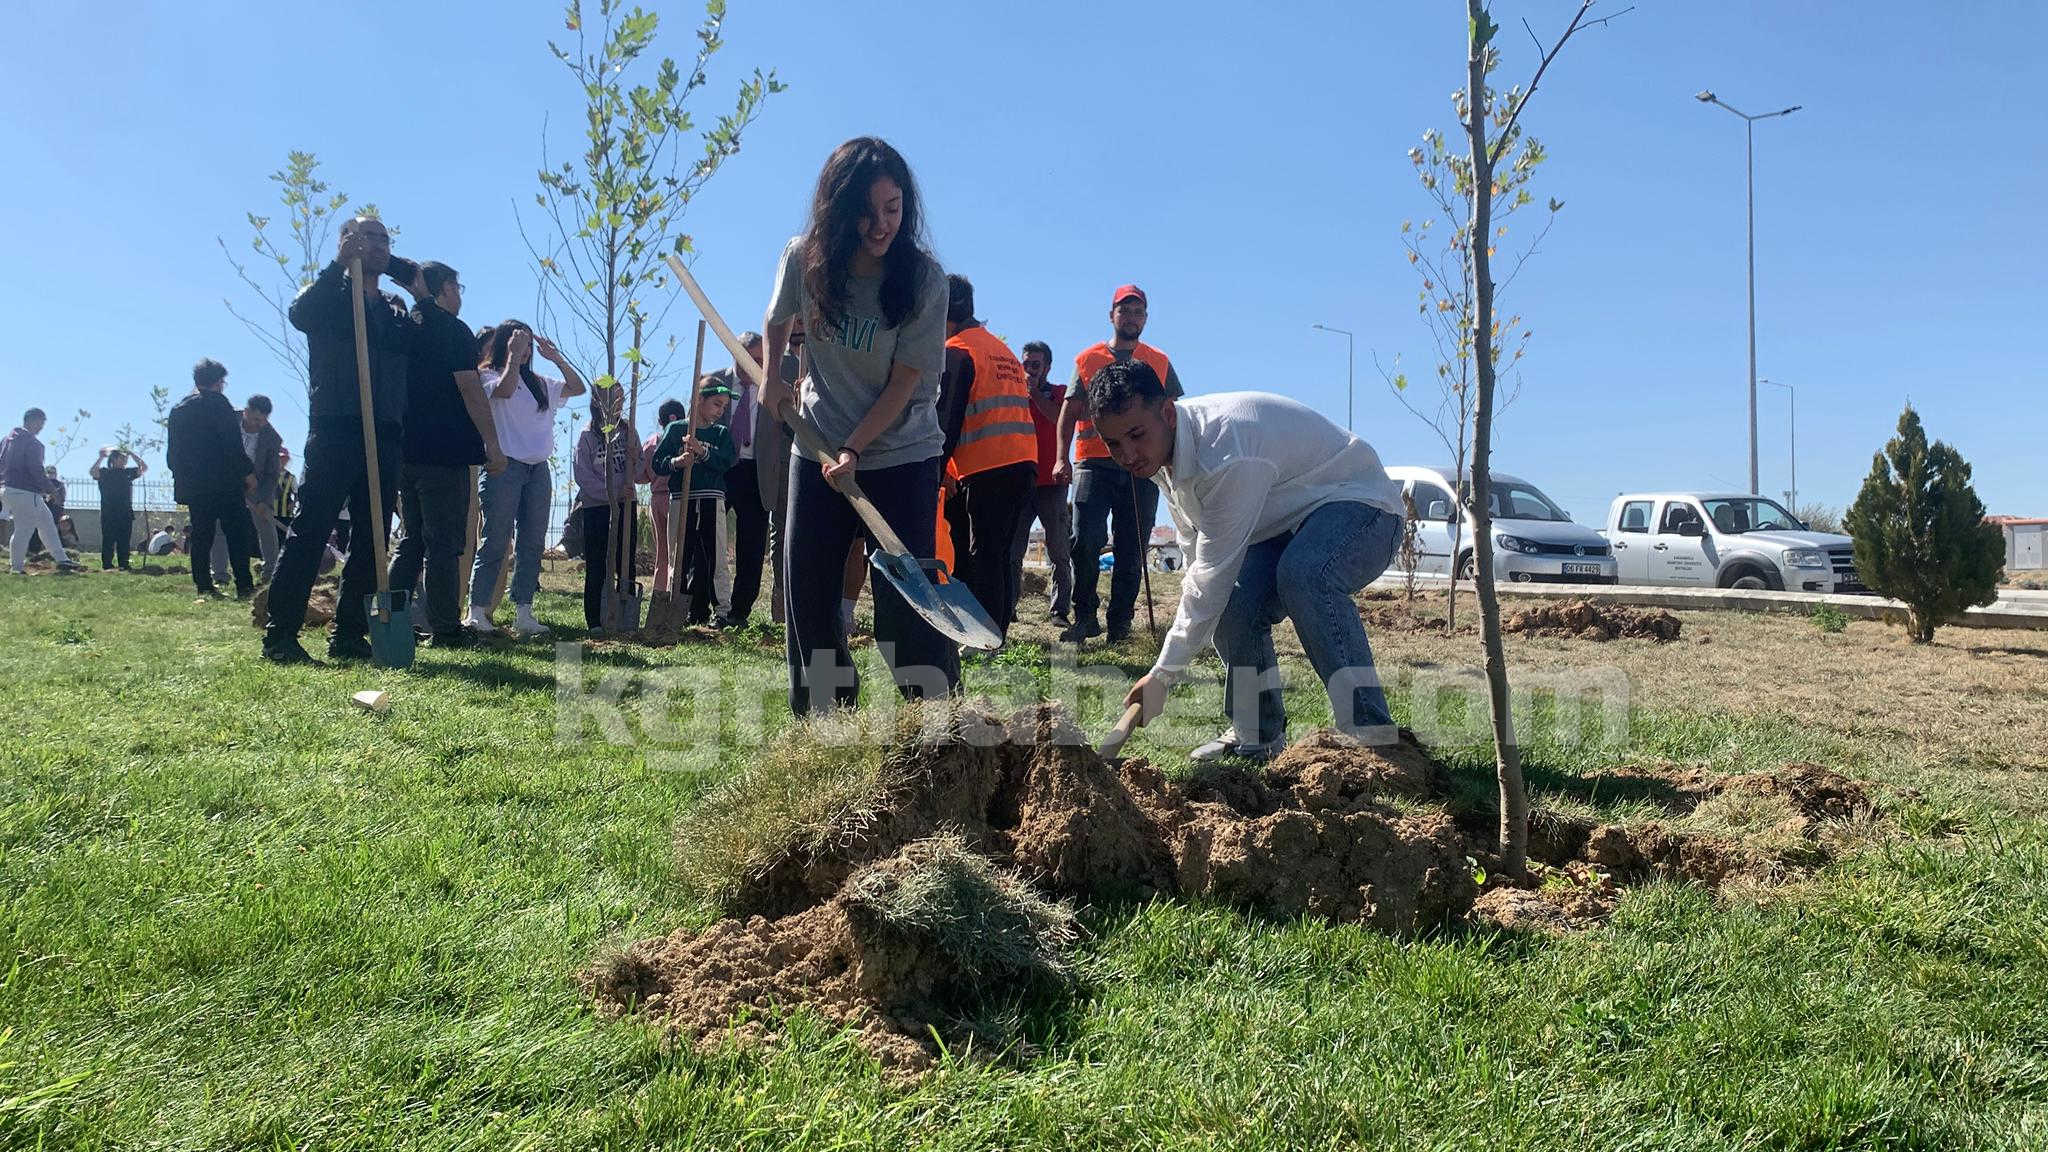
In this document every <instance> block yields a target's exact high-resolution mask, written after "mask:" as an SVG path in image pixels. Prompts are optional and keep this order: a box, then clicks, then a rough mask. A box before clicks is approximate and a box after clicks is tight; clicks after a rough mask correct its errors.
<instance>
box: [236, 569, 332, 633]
mask: <svg viewBox="0 0 2048 1152" xmlns="http://www.w3.org/2000/svg"><path fill="white" fill-rule="evenodd" d="M335 591H336V590H335V585H334V583H333V582H332V581H329V582H327V583H322V584H315V585H314V586H313V591H312V594H311V595H309V596H307V597H306V623H305V624H304V625H303V626H302V627H301V628H300V631H304V630H305V629H307V628H325V627H327V625H328V623H329V622H330V621H332V620H333V619H334V598H335ZM249 623H251V624H253V625H255V626H256V627H258V628H263V627H267V626H268V625H269V624H270V585H268V584H265V585H264V586H263V587H261V588H258V589H257V590H256V594H255V595H254V596H251V597H250V598H249Z"/></svg>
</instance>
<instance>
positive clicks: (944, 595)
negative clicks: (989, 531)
mask: <svg viewBox="0 0 2048 1152" xmlns="http://www.w3.org/2000/svg"><path fill="white" fill-rule="evenodd" d="M868 560H869V563H871V564H873V565H874V567H875V571H876V572H878V573H880V574H881V575H882V577H883V578H884V579H886V580H888V581H889V583H890V585H892V586H893V587H894V588H895V589H896V590H897V591H898V592H901V593H902V594H903V599H904V600H905V601H906V602H907V603H908V604H909V605H910V609H911V611H913V612H916V613H917V614H918V615H919V616H922V617H924V619H925V621H926V622H927V623H929V624H930V625H931V626H932V627H934V628H936V629H938V630H939V632H940V633H941V634H942V635H944V636H946V637H947V638H948V639H950V640H952V641H953V642H954V643H955V644H959V645H961V646H962V647H966V648H975V649H979V650H981V651H984V652H993V651H995V650H996V649H997V648H1000V647H1002V646H1003V634H1002V633H1001V632H999V631H997V630H996V622H995V621H994V620H992V619H990V618H989V614H988V612H987V610H985V609H984V608H982V606H981V602H980V601H978V600H976V599H975V598H974V593H972V592H970V591H968V590H967V585H965V584H962V583H961V582H959V581H958V580H949V579H947V575H948V573H947V572H946V565H945V563H944V562H943V561H939V560H919V559H918V558H917V557H915V556H896V555H891V554H890V553H887V552H883V551H880V550H876V551H875V552H873V553H871V554H870V555H869V557H868Z"/></svg>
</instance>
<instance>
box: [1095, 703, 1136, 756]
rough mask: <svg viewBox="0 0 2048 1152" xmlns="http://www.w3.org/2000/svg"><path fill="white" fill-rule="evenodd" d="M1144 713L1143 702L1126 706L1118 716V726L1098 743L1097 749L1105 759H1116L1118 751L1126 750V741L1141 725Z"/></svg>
mask: <svg viewBox="0 0 2048 1152" xmlns="http://www.w3.org/2000/svg"><path fill="white" fill-rule="evenodd" d="M1144 715H1145V706H1144V705H1143V704H1133V705H1131V706H1130V707H1128V708H1125V709H1124V714H1123V715H1122V716H1120V717H1118V718H1117V722H1116V727H1114V728H1111V729H1110V730H1109V735H1107V736H1104V737H1103V738H1102V743H1101V744H1098V745H1096V747H1095V751H1096V752H1097V753H1098V754H1100V755H1101V757H1102V758H1103V759H1104V760H1114V759H1116V755H1117V753H1119V752H1121V751H1123V750H1124V741H1126V740H1129V739H1130V738H1131V733H1132V732H1133V731H1135V730H1136V729H1137V728H1139V727H1140V726H1141V725H1140V724H1139V721H1140V719H1141V718H1142V717H1143V716H1144Z"/></svg>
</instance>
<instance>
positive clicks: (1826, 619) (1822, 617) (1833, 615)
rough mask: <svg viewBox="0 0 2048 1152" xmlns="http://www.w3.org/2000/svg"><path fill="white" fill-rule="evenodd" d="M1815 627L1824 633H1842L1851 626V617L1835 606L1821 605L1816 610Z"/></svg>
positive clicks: (1814, 611)
mask: <svg viewBox="0 0 2048 1152" xmlns="http://www.w3.org/2000/svg"><path fill="white" fill-rule="evenodd" d="M1811 619H1812V620H1813V626H1814V627H1815V628H1818V629H1820V630H1821V631H1823V632H1840V631H1841V630H1842V629H1844V628H1847V627H1848V626H1849V617H1848V616H1847V615H1845V614H1844V613H1843V612H1842V610H1841V609H1840V608H1837V607H1835V606H1834V605H1833V604H1821V605H1819V606H1817V607H1815V608H1814V610H1813V616H1812V617H1811Z"/></svg>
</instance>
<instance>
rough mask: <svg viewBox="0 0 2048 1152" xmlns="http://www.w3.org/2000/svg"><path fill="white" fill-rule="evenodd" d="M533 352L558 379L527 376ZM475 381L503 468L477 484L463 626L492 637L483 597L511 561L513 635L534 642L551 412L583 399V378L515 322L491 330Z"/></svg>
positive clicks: (550, 344)
mask: <svg viewBox="0 0 2048 1152" xmlns="http://www.w3.org/2000/svg"><path fill="white" fill-rule="evenodd" d="M536 353H538V354H539V355H540V357H541V358H542V359H544V360H546V361H548V362H549V363H551V364H553V365H554V366H555V370H556V371H558V372H560V373H561V375H560V376H559V377H556V376H543V375H541V374H540V373H538V372H535V371H534V370H533V357H534V355H535V354H536ZM478 376H479V378H480V379H481V382H482V384H483V387H484V393H485V395H487V396H489V397H490V401H491V422H492V424H493V425H494V426H495V427H496V430H497V436H498V451H499V453H500V454H502V455H503V456H504V458H505V468H504V470H503V471H501V472H496V473H492V472H486V473H485V474H484V478H483V483H482V485H481V486H480V494H481V499H482V503H483V530H482V539H481V540H479V541H478V543H477V549H476V562H475V564H474V565H473V566H472V567H471V569H470V573H469V620H468V625H469V627H470V628H472V629H475V630H477V631H480V632H495V631H497V625H495V624H493V623H492V622H491V595H492V593H493V592H494V591H496V589H497V586H498V572H499V570H500V569H501V568H503V567H504V565H505V561H506V557H507V556H508V555H511V557H512V564H513V567H512V589H511V594H512V607H513V609H514V613H515V616H514V620H513V624H512V628H513V631H514V632H516V633H517V634H518V635H520V636H522V637H531V636H539V635H542V634H543V633H545V632H546V631H547V626H546V625H544V624H542V623H541V622H540V621H538V620H536V619H534V616H533V596H534V593H535V592H537V591H539V590H540V557H541V552H542V550H543V549H544V548H545V546H546V541H547V531H548V506H549V503H550V502H551V498H552V495H553V492H554V482H553V478H552V476H551V475H550V472H549V469H548V458H549V457H550V456H552V455H554V450H555V414H556V413H557V412H558V411H559V410H560V409H561V407H562V402H563V401H565V400H572V399H574V398H576V397H578V396H581V395H583V393H584V390H585V389H584V384H583V377H581V376H579V375H577V374H576V369H575V368H573V367H571V366H570V365H569V361H568V360H567V359H566V358H565V357H564V356H563V355H562V351H561V349H559V348H557V347H555V343H554V341H552V340H549V339H548V338H547V337H545V336H542V335H539V334H538V333H536V332H535V331H534V330H533V328H532V326H531V325H528V324H527V323H526V322H524V321H521V320H507V321H505V322H504V323H502V324H499V325H498V326H497V327H495V328H493V329H491V342H490V346H489V348H488V350H487V351H486V354H485V357H484V366H483V367H482V368H481V369H479V371H478ZM515 538H516V540H517V545H516V548H515V545H514V540H515Z"/></svg>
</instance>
